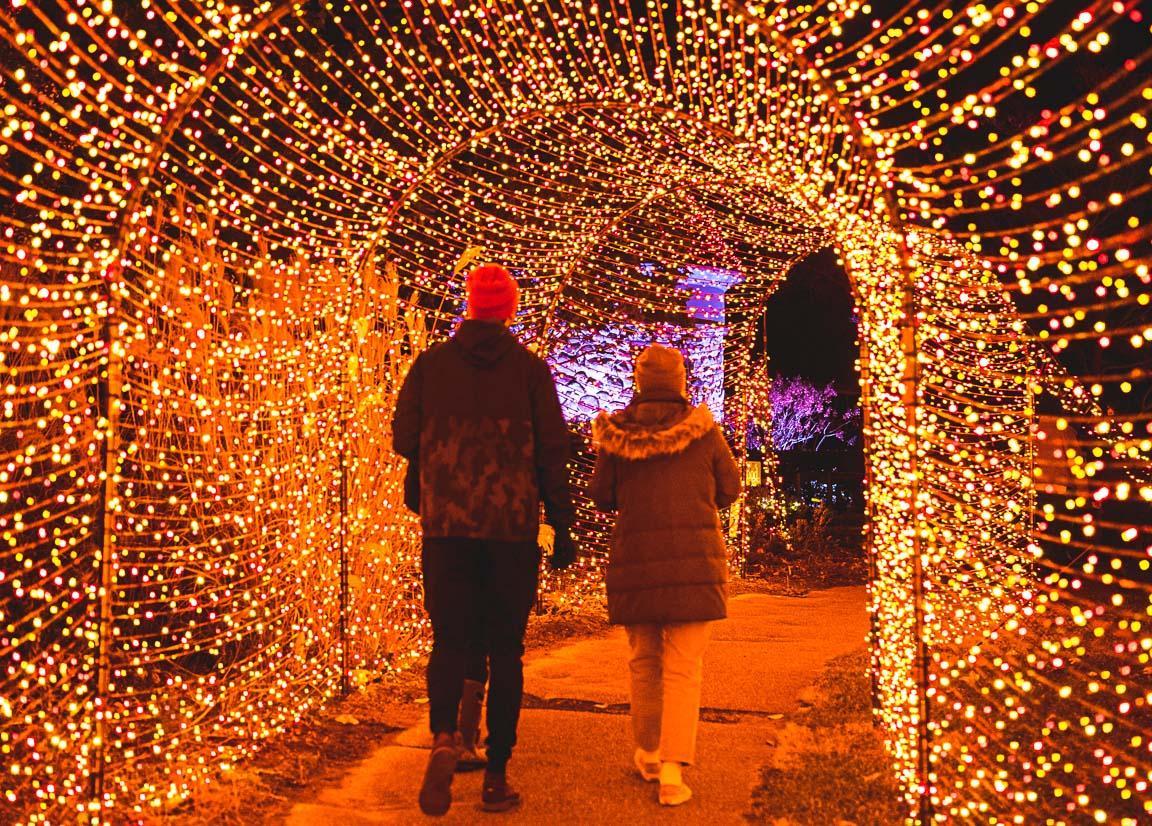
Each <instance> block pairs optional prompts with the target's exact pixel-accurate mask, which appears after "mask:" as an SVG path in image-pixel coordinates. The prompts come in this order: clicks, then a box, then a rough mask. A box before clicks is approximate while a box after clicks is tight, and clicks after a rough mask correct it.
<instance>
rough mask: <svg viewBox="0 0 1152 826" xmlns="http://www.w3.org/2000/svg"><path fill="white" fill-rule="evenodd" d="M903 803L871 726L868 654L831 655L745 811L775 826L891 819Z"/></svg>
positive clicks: (872, 825)
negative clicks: (809, 700)
mask: <svg viewBox="0 0 1152 826" xmlns="http://www.w3.org/2000/svg"><path fill="white" fill-rule="evenodd" d="M904 816H905V810H904V808H903V806H902V803H901V797H900V791H899V788H898V787H897V785H896V780H895V776H894V774H893V772H892V764H891V761H890V760H889V758H888V755H887V754H886V753H885V751H884V746H883V743H882V742H881V740H880V737H879V735H878V733H877V732H876V730H875V729H874V728H873V726H872V713H871V686H870V684H869V679H868V654H867V651H866V650H864V649H861V650H860V651H858V652H855V653H853V654H849V655H847V656H844V657H838V658H837V659H835V660H833V661H832V662H831V663H829V665H828V666H827V668H826V669H825V671H824V673H823V674H822V675H821V677H820V679H819V680H818V681H817V683H816V691H815V701H814V703H813V704H812V706H811V707H810V708H809V709H808V710H807V711H804V712H801V713H799V714H797V715H796V716H795V717H794V719H792V720H790V721H789V722H788V723H787V724H786V725H785V726H784V728H783V730H782V731H781V732H780V736H779V739H778V741H777V749H776V752H775V754H774V755H773V760H772V763H771V764H770V765H769V766H767V767H765V768H764V770H763V772H762V782H761V784H760V786H759V788H757V789H756V791H755V793H754V795H753V807H752V812H751V813H750V814H749V817H748V819H749V820H750V821H752V822H756V823H770V824H773V826H809V825H811V826H831V824H840V825H841V826H847V824H858V826H894V824H899V823H902V822H904Z"/></svg>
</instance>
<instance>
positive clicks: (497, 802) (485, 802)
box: [480, 774, 521, 812]
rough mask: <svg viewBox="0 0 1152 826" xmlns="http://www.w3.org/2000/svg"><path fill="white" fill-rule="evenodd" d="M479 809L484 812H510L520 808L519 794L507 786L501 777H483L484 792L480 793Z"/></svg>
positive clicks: (505, 780)
mask: <svg viewBox="0 0 1152 826" xmlns="http://www.w3.org/2000/svg"><path fill="white" fill-rule="evenodd" d="M480 800H481V801H482V802H481V804H480V808H481V809H483V810H484V811H485V812H510V811H512V810H513V809H518V808H520V802H521V801H520V792H518V791H516V790H515V789H513V788H512V786H510V785H509V784H508V778H507V777H506V776H505V775H503V774H500V775H492V774H485V775H484V791H483V792H481V793H480Z"/></svg>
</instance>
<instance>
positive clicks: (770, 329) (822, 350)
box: [757, 248, 857, 387]
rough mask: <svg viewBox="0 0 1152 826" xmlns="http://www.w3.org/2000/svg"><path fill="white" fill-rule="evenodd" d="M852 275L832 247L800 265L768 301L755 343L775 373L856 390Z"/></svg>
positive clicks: (793, 269) (820, 251)
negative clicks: (764, 353) (839, 260)
mask: <svg viewBox="0 0 1152 826" xmlns="http://www.w3.org/2000/svg"><path fill="white" fill-rule="evenodd" d="M852 311H853V306H852V294H851V290H850V287H849V284H848V276H847V275H846V274H845V272H844V269H843V268H842V267H841V266H840V265H839V264H837V263H836V254H835V253H834V252H833V251H832V250H831V249H830V248H825V249H822V250H819V251H817V252H815V253H813V254H812V255H810V256H808V258H806V259H804V260H803V261H801V262H800V263H799V264H797V265H796V266H795V267H793V268H792V270H791V271H790V272H789V273H788V277H787V279H786V280H785V281H784V283H783V284H781V285H780V287H779V289H777V290H776V292H775V293H773V295H772V297H771V298H769V299H768V302H767V305H766V307H765V310H764V317H763V320H762V323H761V328H760V335H759V336H758V338H759V339H760V340H759V341H757V346H758V349H759V348H761V347H764V341H765V339H766V342H767V346H766V348H765V349H766V352H767V354H768V358H769V363H770V365H771V368H770V369H771V372H772V373H773V374H774V375H786V376H804V377H806V378H809V379H812V380H814V381H818V382H821V383H823V382H828V381H835V382H837V384H839V385H847V386H849V387H851V386H854V384H855V381H856V373H855V366H854V364H855V359H856V355H857V348H856V324H855V321H854V319H853V312H852Z"/></svg>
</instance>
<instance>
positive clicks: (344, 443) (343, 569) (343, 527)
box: [339, 364, 350, 694]
mask: <svg viewBox="0 0 1152 826" xmlns="http://www.w3.org/2000/svg"><path fill="white" fill-rule="evenodd" d="M341 368H342V369H343V370H345V371H347V369H348V366H347V364H344V365H341ZM341 395H342V396H343V392H342V393H341ZM346 412H347V411H346V407H345V404H344V400H343V399H341V404H340V548H339V553H340V617H339V622H340V632H339V633H340V693H341V694H347V693H348V692H349V690H350V686H349V683H348V419H347V415H346Z"/></svg>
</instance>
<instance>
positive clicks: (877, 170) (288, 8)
mask: <svg viewBox="0 0 1152 826" xmlns="http://www.w3.org/2000/svg"><path fill="white" fill-rule="evenodd" d="M302 4H303V0H283V2H280V3H279V4H278V5H275V6H273V7H272V9H271V10H269V11H268V12H267V13H266V14H264V15H263V16H262V17H261V18H260V19H259V20H258V21H257V23H256V24H255V25H253V26H251V27H250V28H248V29H246V30H245V31H243V32H242V33H240V34H239V35H238V36H236V37H234V38H233V41H232V46H231V47H226V48H225V49H224V50H223V51H222V52H221V53H220V55H218V56H217V58H216V59H215V60H214V61H213V63H212V64H210V65H209V67H208V68H207V70H206V71H205V72H204V73H203V74H202V75H201V76H200V77H199V78H198V79H197V85H196V88H194V89H193V90H191V91H190V92H189V93H187V94H185V95H184V96H183V97H182V98H181V99H180V101H179V102H178V103H177V105H176V106H175V107H173V109H171V110H170V112H169V114H168V117H167V118H166V119H165V121H164V125H163V127H162V128H161V131H160V133H159V135H158V136H157V138H156V140H155V141H154V142H152V144H151V147H150V153H149V156H148V159H147V161H146V163H145V164H144V165H143V166H142V169H143V174H141V175H140V176H139V179H138V181H137V186H136V187H134V188H133V189H132V190H131V191H130V192H129V194H128V197H127V198H126V200H125V203H124V206H123V209H122V211H121V214H120V216H119V219H118V222H117V225H116V229H115V231H114V238H113V243H112V247H111V250H110V251H109V256H108V257H105V258H104V261H105V266H104V281H105V285H106V290H107V293H108V297H109V307H110V310H109V313H108V315H107V316H106V319H105V325H106V330H107V336H106V342H107V348H108V363H107V365H106V370H105V372H104V374H103V375H102V376H101V379H100V383H101V385H102V388H101V389H102V390H103V391H104V393H105V394H106V398H107V399H108V410H107V411H106V413H107V415H106V417H105V418H106V433H105V438H104V446H103V452H104V466H105V480H104V482H105V484H104V525H103V544H102V547H101V561H100V566H101V583H102V588H101V607H100V644H99V649H100V664H99V670H98V679H97V698H102V697H104V696H105V695H106V693H107V686H108V682H109V673H108V663H107V654H108V649H109V639H108V636H109V634H108V633H107V632H108V631H110V628H109V625H110V615H111V591H112V588H111V585H112V584H113V583H112V576H113V570H112V564H111V553H110V539H111V537H110V536H109V530H110V522H111V519H110V516H111V513H110V512H109V508H110V503H111V502H113V500H114V496H115V474H116V464H117V463H116V458H115V457H116V454H117V451H116V449H115V446H116V437H117V432H116V430H117V428H116V419H117V416H118V413H119V400H118V396H119V392H120V387H119V380H120V379H119V373H120V369H119V367H120V365H119V357H118V351H119V344H118V342H117V340H116V332H117V331H116V325H115V323H113V318H114V316H115V312H116V308H117V306H118V301H117V298H118V293H119V292H120V288H121V286H122V282H121V280H120V278H121V273H122V264H123V255H124V251H125V247H126V244H127V239H128V237H129V234H130V232H131V227H132V225H133V224H134V223H135V222H136V220H137V217H138V216H137V213H138V211H139V207H140V204H141V202H142V200H143V197H144V194H145V192H146V191H147V188H148V185H149V184H150V182H151V180H152V177H153V176H154V174H155V171H156V168H157V166H158V164H159V160H160V158H161V156H162V155H163V152H164V150H165V149H166V147H167V146H168V145H169V144H170V142H171V140H172V138H173V136H174V135H175V134H176V131H177V129H178V128H179V126H180V124H181V123H182V122H183V121H184V119H185V117H186V116H187V114H188V112H189V111H190V110H191V108H192V107H193V106H194V105H195V104H196V102H197V101H198V100H199V99H200V97H201V95H202V94H203V91H204V90H205V89H206V88H207V87H208V86H210V85H211V83H212V82H213V81H214V80H215V79H216V77H218V76H219V75H220V73H221V72H223V71H224V70H225V69H226V68H227V66H228V65H229V61H230V60H231V59H232V58H233V57H234V56H235V55H236V54H238V53H239V52H240V51H242V50H243V49H244V48H245V47H246V46H247V45H249V44H250V43H251V42H252V41H254V40H255V39H256V38H258V37H259V36H261V35H262V34H263V33H264V32H266V31H267V30H268V29H270V28H271V27H273V26H274V25H276V23H278V22H279V21H280V20H281V19H283V18H284V17H285V16H286V15H287V14H289V13H290V12H293V11H294V10H295V9H297V8H298V7H300V6H301V5H302ZM726 5H728V6H729V7H730V8H731V9H732V11H733V12H734V13H736V14H741V15H744V16H745V17H746V18H749V19H751V21H752V22H753V24H754V25H755V27H756V30H757V31H758V32H759V33H761V34H763V35H765V36H766V37H768V39H769V40H770V41H771V42H772V43H773V44H774V45H775V46H776V47H777V53H778V54H781V55H789V57H790V60H791V61H793V65H795V66H796V67H797V68H799V69H800V70H801V71H802V72H804V74H805V75H806V77H807V79H808V80H809V81H813V82H819V80H820V76H819V72H817V71H816V69H815V68H814V67H813V66H812V65H811V63H810V61H809V60H808V59H807V57H806V56H805V55H803V54H802V53H798V52H796V51H795V49H794V48H793V47H792V44H791V43H789V42H787V40H786V38H784V36H783V35H782V34H781V33H780V32H778V31H776V30H775V29H774V28H773V27H772V26H771V25H760V21H761V19H760V18H759V17H758V16H757V15H755V14H753V13H751V12H750V11H749V10H748V9H747V8H746V6H745V5H744V3H743V2H741V0H726ZM824 105H825V106H826V107H827V108H828V110H830V111H831V112H832V113H834V114H835V115H836V116H837V119H838V120H840V121H842V123H843V124H844V126H845V127H846V128H847V129H848V131H849V133H850V134H853V135H854V136H855V137H856V139H857V141H856V142H857V145H858V147H859V149H860V152H861V156H860V157H859V159H858V160H859V161H860V162H861V163H862V166H863V168H864V170H865V173H866V175H867V178H868V180H869V182H870V184H871V185H870V186H865V187H863V192H864V193H866V192H868V191H869V190H873V191H878V192H879V194H880V198H881V201H882V204H883V207H884V212H885V213H886V215H885V217H886V218H887V220H888V222H889V224H890V225H891V226H892V227H893V228H894V230H895V231H896V233H897V235H898V236H899V238H900V239H901V242H902V243H901V247H902V256H901V258H902V261H901V265H902V266H901V268H902V270H903V271H904V276H905V278H904V282H905V284H904V307H905V311H904V318H903V319H902V324H901V328H902V332H903V339H904V347H903V349H904V371H905V372H904V379H905V381H904V388H905V396H904V401H905V404H906V407H907V409H908V411H909V413H908V436H909V444H910V448H909V457H910V462H911V469H910V474H909V479H910V486H911V488H912V498H913V503H914V504H913V507H914V516H913V520H914V522H916V521H918V519H917V517H916V515H915V508H916V503H917V502H919V475H920V471H919V468H918V463H917V452H918V450H919V439H918V419H919V405H918V404H917V395H918V390H919V384H920V375H919V367H918V358H917V353H918V349H919V325H918V313H917V311H916V297H915V284H914V273H913V271H912V268H911V266H910V264H909V261H908V259H909V256H910V250H909V247H908V233H907V230H906V228H905V226H904V224H903V221H902V219H901V216H900V213H899V210H898V209H897V207H896V204H895V203H894V202H893V198H894V195H893V193H892V191H891V187H890V186H887V185H886V184H887V183H888V182H889V181H890V180H891V178H890V176H889V175H887V174H885V173H884V172H883V171H882V169H881V167H880V164H879V158H878V156H877V153H876V151H875V148H874V146H873V145H872V142H871V140H870V139H869V137H868V136H867V135H866V134H865V133H864V131H863V129H862V128H861V126H860V124H859V123H858V122H857V120H856V119H855V118H852V117H848V116H847V112H846V110H845V107H842V106H840V105H839V104H838V102H837V100H836V99H835V98H834V97H832V96H829V97H828V98H827V100H826V101H825V104H824ZM582 109H601V110H603V109H607V110H612V109H624V110H647V111H652V112H660V113H663V114H665V115H666V116H670V117H673V118H676V119H681V120H684V121H687V122H692V123H695V124H697V125H700V126H703V127H704V128H705V129H706V130H708V131H710V132H712V133H714V134H716V135H717V136H718V137H722V138H724V139H726V140H729V141H731V142H735V141H736V139H737V136H736V135H735V134H734V133H732V132H731V130H728V129H725V128H723V127H721V126H718V125H717V124H714V123H711V122H709V121H707V120H705V119H703V118H700V117H698V116H695V115H691V114H688V113H685V112H682V111H680V110H677V109H674V108H671V107H667V106H660V105H652V104H635V103H627V102H620V101H603V100H600V101H585V102H581V103H576V104H567V105H563V106H550V105H546V106H544V107H541V108H540V109H536V110H532V111H530V112H529V113H527V114H526V115H524V116H520V117H516V118H512V119H510V120H505V121H503V122H501V123H499V124H493V125H492V126H489V127H487V128H486V129H483V130H480V131H479V132H475V133H473V134H472V135H471V136H469V137H468V138H466V139H465V140H463V141H460V142H459V143H457V144H456V145H454V146H453V147H451V148H449V149H448V150H447V151H446V152H445V153H443V154H441V155H439V156H438V157H437V159H436V160H435V161H434V162H433V163H432V164H430V165H429V166H427V167H425V169H424V170H422V171H421V173H420V174H419V175H418V176H417V177H416V178H415V179H414V180H413V181H412V182H410V183H409V185H408V186H407V187H406V188H405V189H404V190H403V191H402V193H401V194H400V195H399V196H398V197H397V199H396V200H395V201H394V202H393V203H392V205H391V206H390V208H389V210H388V211H387V212H386V213H385V215H384V217H383V219H382V220H381V226H380V227H379V228H378V230H377V231H376V233H374V235H373V237H372V238H371V239H370V240H369V241H368V243H367V244H365V246H364V247H363V249H362V251H361V255H360V257H359V260H358V261H356V266H355V271H357V272H358V271H359V270H360V267H361V266H362V265H363V263H364V262H365V261H367V260H368V257H369V256H370V255H371V254H372V252H373V250H374V249H375V247H376V246H377V244H378V242H379V240H380V238H381V237H382V236H383V235H384V234H386V233H387V230H388V227H389V225H390V224H391V221H392V220H393V219H394V218H395V216H396V215H397V214H398V212H399V210H400V209H401V208H402V207H403V205H404V204H405V203H406V202H407V201H408V199H409V198H410V197H411V196H412V194H413V193H414V192H416V191H417V190H418V188H419V187H420V186H422V185H423V184H424V183H425V182H426V181H427V180H428V179H429V178H430V177H431V176H432V175H434V174H435V173H436V172H437V171H438V170H439V169H441V168H443V167H444V166H445V165H446V164H448V163H450V162H451V161H452V160H453V159H454V158H455V157H457V156H458V155H459V154H460V153H461V152H464V151H466V150H467V149H468V148H470V147H472V146H475V145H478V144H480V143H482V142H484V141H485V140H487V139H488V138H490V137H491V136H492V135H495V134H498V133H499V132H501V131H502V130H504V129H506V128H509V127H512V128H515V127H516V126H519V125H522V124H524V123H528V122H530V121H532V120H535V119H538V118H542V117H546V116H550V115H553V114H556V113H558V112H572V111H579V110H582ZM652 200H654V198H647V199H644V200H642V201H640V202H638V203H637V204H635V205H633V206H632V207H629V208H628V209H626V210H625V211H623V212H622V213H621V214H620V215H619V216H617V217H616V218H614V219H613V221H612V222H610V223H609V224H608V225H606V226H605V227H602V228H601V229H600V230H598V231H597V233H596V234H595V235H594V236H593V238H596V237H603V234H604V233H605V232H608V231H611V228H612V227H614V226H617V225H618V224H619V222H620V221H621V220H623V218H624V217H626V216H627V215H629V214H633V213H634V212H635V210H636V209H638V208H640V207H641V206H643V205H644V204H647V203H651V202H652ZM573 269H574V265H573V266H572V267H570V268H569V270H568V272H567V273H566V275H565V276H564V277H563V278H562V280H561V283H560V284H558V285H557V289H556V292H555V293H554V296H553V300H552V302H551V303H550V306H549V310H548V314H547V316H546V319H545V327H544V329H545V330H546V329H547V324H548V319H549V318H550V317H551V315H552V314H553V312H554V310H555V307H556V305H557V303H558V300H559V296H560V294H561V293H562V291H563V289H564V286H565V284H566V283H567V280H568V278H570V276H571V272H572V271H573ZM853 289H854V292H855V285H854V284H853ZM870 481H871V480H869V483H870ZM914 527H915V526H914ZM920 540H921V537H920V532H919V530H918V529H917V530H913V532H912V542H913V549H912V551H913V564H914V574H913V576H914V583H913V587H914V603H915V605H914V616H915V627H916V637H917V658H916V659H917V661H918V662H917V663H916V670H917V675H918V680H919V691H918V704H919V708H918V712H919V722H918V726H917V743H918V749H917V752H918V754H917V759H918V767H917V770H918V774H919V778H920V784H921V787H920V807H919V812H918V816H919V819H920V821H921V823H928V822H930V820H931V810H930V802H931V799H930V789H929V787H928V774H929V761H928V754H927V752H928V732H927V725H928V719H927V702H926V689H927V687H928V677H929V674H928V664H927V663H928V656H927V649H926V646H925V644H924V641H923V636H924V635H923V628H924V616H925V605H924V602H925V594H924V590H923V559H922V554H921V548H920ZM97 733H98V736H99V737H100V738H101V739H100V743H101V746H100V749H99V751H100V757H99V758H98V759H99V764H98V767H97V772H96V787H97V789H98V790H101V791H102V788H103V766H104V760H103V745H102V744H103V736H102V735H103V714H100V715H98V720H97Z"/></svg>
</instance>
